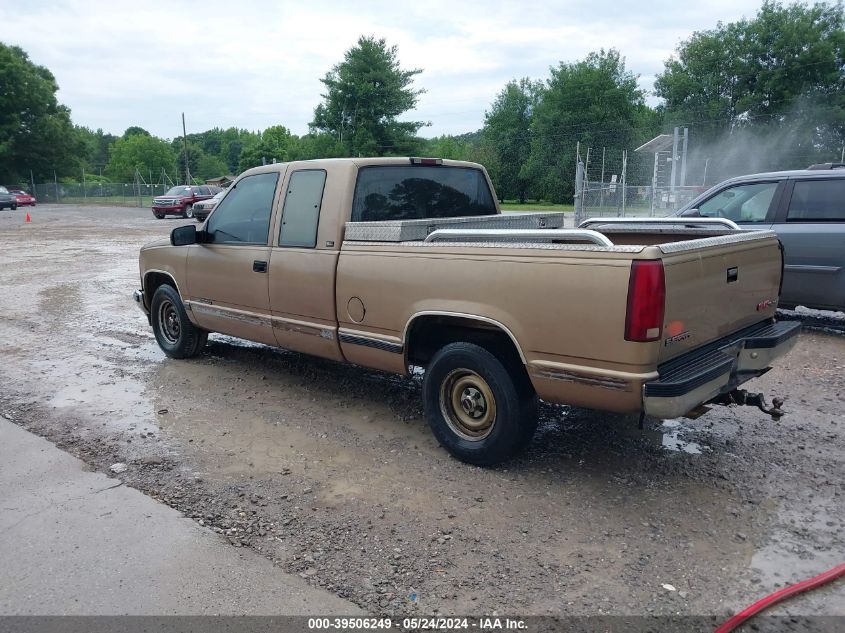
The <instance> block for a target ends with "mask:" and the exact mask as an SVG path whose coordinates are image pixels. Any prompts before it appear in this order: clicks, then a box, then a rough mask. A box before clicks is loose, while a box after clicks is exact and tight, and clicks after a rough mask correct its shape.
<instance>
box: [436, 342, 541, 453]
mask: <svg viewBox="0 0 845 633" xmlns="http://www.w3.org/2000/svg"><path fill="white" fill-rule="evenodd" d="M423 400H424V406H425V414H426V418H427V419H428V423H429V425H430V426H431V429H432V431H433V432H434V435H435V437H437V439H438V441H439V442H440V444H441V445H443V447H444V448H445V449H446V450H447V451H449V452H450V453H451V454H452V455H453V456H455V457H457V458H458V459H460V460H461V461H464V462H468V463H470V464H477V465H480V466H492V465H494V464H498V463H500V462H503V461H505V460H507V459H510V458H511V457H513V456H514V455H516V454H517V453H518V452H519V451H520V450H522V449H523V448H524V447H525V446H526V445H527V444H528V442H529V441H531V438H532V436H533V435H534V431H535V430H536V429H537V396H536V394H535V393H534V390H533V388H532V387H531V383H530V381H529V380H528V377H527V376H526V375H525V369H524V368H523V367H522V365H521V364H520V363H517V362H515V361H511V360H508V356H507V355H505V354H503V355H501V359H500V358H499V357H497V356H495V355H493V354H492V353H491V352H490V351H488V350H486V349H484V348H483V347H480V346H478V345H475V344H473V343H450V344H449V345H446V346H445V347H443V348H442V349H441V350H440V351H439V352H437V353H436V354H435V355H434V358H432V360H431V363H430V364H429V366H428V369H427V370H426V373H425V379H424V381H423Z"/></svg>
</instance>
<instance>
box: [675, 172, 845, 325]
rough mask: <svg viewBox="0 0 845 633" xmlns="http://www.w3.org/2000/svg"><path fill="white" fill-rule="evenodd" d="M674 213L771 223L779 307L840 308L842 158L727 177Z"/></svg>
mask: <svg viewBox="0 0 845 633" xmlns="http://www.w3.org/2000/svg"><path fill="white" fill-rule="evenodd" d="M677 214H679V215H683V216H687V217H713V218H728V219H730V220H733V221H734V222H736V223H738V224H739V225H740V226H743V227H748V228H760V229H772V230H773V231H775V232H776V233H777V235H778V237H779V238H780V241H781V242H782V243H783V249H784V275H783V292H782V293H781V298H780V305H781V307H784V308H792V307H795V306H797V305H803V306H806V307H808V308H818V309H822V310H845V164H838V163H824V164H821V165H812V166H810V167H809V168H807V169H801V170H796V171H780V172H770V173H763V174H752V175H749V176H740V177H739V178H731V179H730V180H726V181H724V182H722V183H719V184H718V185H716V186H715V187H712V188H711V189H710V190H708V191H707V192H705V193H703V194H702V195H700V196H699V197H697V198H695V199H694V200H692V201H691V202H690V203H689V204H687V205H686V206H684V207H682V208H681V209H680V210H679V211H678V212H677Z"/></svg>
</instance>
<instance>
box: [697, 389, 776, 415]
mask: <svg viewBox="0 0 845 633" xmlns="http://www.w3.org/2000/svg"><path fill="white" fill-rule="evenodd" d="M711 402H712V403H713V404H724V405H731V404H735V405H740V406H748V407H757V408H758V409H760V411H762V412H763V413H765V414H767V415H770V416H772V419H773V420H780V419H781V418H782V417H783V416H784V415H786V414H785V413H784V411H783V410H782V409H781V407H782V406H783V398H777V397H776V398H772V406H771V407H770V406H768V405H767V404H766V397H765V396H764V395H763V394H762V393H751V392H750V391H746V390H745V389H734V390H733V391H731V392H729V393H724V394H722V395H721V396H717V397H716V398H714V399H713V400H711Z"/></svg>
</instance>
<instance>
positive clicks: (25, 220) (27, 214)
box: [24, 211, 32, 222]
mask: <svg viewBox="0 0 845 633" xmlns="http://www.w3.org/2000/svg"><path fill="white" fill-rule="evenodd" d="M24 222H32V218H31V217H29V211H27V212H26V217H25V218H24Z"/></svg>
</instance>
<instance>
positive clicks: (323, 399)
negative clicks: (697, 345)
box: [0, 206, 845, 615]
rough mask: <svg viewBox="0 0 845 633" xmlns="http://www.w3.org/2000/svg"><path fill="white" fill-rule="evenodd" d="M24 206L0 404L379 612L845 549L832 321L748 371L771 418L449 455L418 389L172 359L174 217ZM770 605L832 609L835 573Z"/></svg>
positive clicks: (586, 601) (844, 425)
mask: <svg viewBox="0 0 845 633" xmlns="http://www.w3.org/2000/svg"><path fill="white" fill-rule="evenodd" d="M29 211H30V214H31V216H32V223H30V224H25V223H24V222H23V217H24V211H21V210H19V211H16V212H9V211H2V212H0V289H2V295H0V297H2V298H0V350H2V351H1V352H0V353H2V363H0V413H2V414H3V415H5V416H6V417H8V418H10V419H12V420H13V421H15V422H17V423H18V424H20V425H22V426H24V427H26V428H28V429H30V430H32V431H33V432H35V433H38V434H41V435H44V436H46V437H47V438H48V439H50V440H51V441H53V442H54V443H56V444H57V445H58V446H60V447H62V448H64V449H65V450H67V451H69V452H71V453H73V454H75V455H78V456H80V457H81V458H83V459H84V460H85V461H87V462H88V463H89V464H90V465H91V466H92V467H93V468H95V469H97V470H101V471H103V472H108V471H109V468H110V466H112V465H113V464H115V463H125V464H126V465H127V468H126V470H125V471H124V472H122V473H120V474H119V475H116V476H118V477H120V478H121V479H122V480H124V481H125V482H126V483H127V484H128V485H131V486H134V487H136V488H138V489H140V490H142V491H144V492H145V493H147V494H148V495H151V496H152V497H155V498H157V499H159V500H161V501H162V502H163V503H167V504H170V505H172V506H174V507H176V508H178V509H179V510H181V511H183V512H184V513H185V514H186V515H187V516H190V517H193V518H194V519H195V520H196V521H198V522H199V523H201V524H202V525H205V526H207V527H208V528H209V529H211V530H214V531H215V532H217V533H219V534H220V535H221V538H223V539H227V540H228V541H229V542H230V543H231V544H232V545H233V546H234V547H252V548H254V549H256V550H258V551H260V552H262V553H263V554H264V555H265V556H267V557H268V558H270V559H271V560H272V561H273V562H274V563H276V564H278V565H280V566H281V567H282V568H284V569H285V570H287V571H290V572H294V573H299V574H301V575H302V576H303V577H304V578H306V579H307V580H308V582H309V583H312V584H313V585H316V586H321V587H326V588H328V589H329V590H331V591H332V592H334V593H336V594H337V595H339V596H341V597H344V598H348V599H350V600H352V601H353V602H355V603H356V604H358V605H360V606H361V607H363V608H365V609H367V610H369V611H371V612H382V613H409V614H410V613H421V614H432V613H446V614H466V613H477V614H481V613H488V614H490V613H493V612H498V613H499V614H507V613H516V614H521V615H529V614H538V615H542V614H557V615H574V614H598V613H604V614H655V615H657V614H693V615H701V614H707V615H723V614H727V613H728V612H731V611H733V610H735V609H737V608H741V607H743V606H745V605H747V604H749V603H750V602H753V601H754V600H756V599H757V598H759V597H761V596H762V595H765V594H767V593H769V592H771V591H773V590H775V589H777V588H778V587H782V586H783V585H784V584H785V583H789V582H793V581H796V580H800V579H803V578H805V577H807V576H811V575H815V574H817V573H820V572H821V571H824V570H826V569H828V568H829V567H832V566H833V565H835V564H838V563H840V562H843V560H845V530H843V527H845V525H843V523H845V495H844V494H843V481H845V461H843V455H844V454H845V442H843V439H845V437H844V436H845V411H843V401H845V371H843V369H845V337H843V336H842V335H837V334H835V333H828V332H822V331H808V332H805V333H804V334H802V335H801V340H800V341H799V343H798V346H797V347H796V348H795V349H794V350H793V351H792V352H791V354H790V355H789V356H788V357H787V358H786V359H784V360H783V361H781V362H780V364H779V365H778V367H777V368H775V369H774V370H773V371H771V372H770V373H769V374H767V375H766V376H764V377H762V378H760V379H758V380H757V381H755V382H754V383H752V385H751V388H753V389H755V390H759V391H762V392H764V393H766V394H767V396H769V397H771V396H775V395H779V396H781V397H783V398H784V399H785V401H786V404H785V405H784V409H785V410H786V412H787V415H786V416H785V417H784V418H783V419H781V420H780V421H778V422H773V421H772V420H771V419H770V418H769V417H767V416H765V415H763V414H762V413H761V412H759V411H758V410H756V409H751V408H747V407H745V408H730V409H728V408H721V407H717V408H715V409H714V410H712V411H711V412H709V413H708V414H707V415H705V416H704V417H702V418H699V419H698V420H697V421H690V420H678V421H672V422H670V423H666V424H663V425H660V424H659V423H657V422H653V423H651V425H650V427H649V428H648V429H646V430H645V431H643V432H641V431H639V430H638V429H637V426H636V421H635V420H631V419H628V418H622V417H614V416H609V415H606V414H598V413H595V412H590V411H586V410H581V409H575V408H567V407H558V406H544V407H543V422H542V424H541V428H540V430H539V432H538V434H537V436H536V438H535V440H534V442H533V443H532V444H531V446H530V449H529V450H528V452H527V453H526V454H525V455H524V456H523V457H521V458H520V459H518V460H516V461H514V462H512V463H510V464H508V465H507V467H505V468H498V469H491V470H484V469H480V468H475V467H471V466H467V465H464V464H461V463H459V462H457V461H455V460H453V459H451V458H450V457H449V456H448V455H447V454H446V453H445V451H443V450H442V449H440V448H439V447H438V446H437V444H436V442H435V441H434V439H433V437H432V435H431V433H430V432H429V430H428V428H427V426H426V423H425V421H424V419H423V418H422V414H421V406H420V397H419V381H418V380H413V379H403V378H397V377H392V376H388V375H384V374H380V373H377V372H372V371H368V370H363V369H359V368H356V367H348V366H341V365H337V364H334V363H331V362H327V361H321V360H318V359H313V358H310V357H306V356H303V355H300V354H295V353H290V352H285V351H282V350H276V349H271V348H267V347H264V346H260V345H253V344H250V343H245V342H242V341H237V340H235V339H231V338H228V337H223V336H216V335H215V336H212V337H211V340H210V343H209V346H208V348H207V350H206V352H205V353H204V354H203V355H202V356H201V357H199V358H198V359H195V360H191V361H178V360H171V359H167V358H165V356H164V355H163V354H162V353H161V352H160V350H159V349H158V347H157V345H156V343H155V340H154V339H153V336H152V333H151V330H150V328H149V326H148V325H147V323H146V320H145V318H144V317H143V315H142V314H141V312H140V311H139V310H138V309H137V308H136V307H135V305H134V303H133V302H132V298H131V293H132V291H133V290H134V289H135V288H136V287H138V286H139V280H138V265H137V252H138V248H139V247H140V246H141V245H142V244H144V243H146V242H149V241H151V240H153V239H157V238H160V237H162V236H165V235H167V233H168V232H169V231H170V230H171V229H172V228H174V227H175V226H179V225H180V224H182V223H184V222H185V221H184V220H176V219H169V220H155V219H154V218H153V217H152V215H151V213H150V212H149V210H144V209H116V208H97V207H40V206H39V207H36V208H35V209H30V210H29ZM118 470H119V469H118ZM667 587H668V588H667ZM778 609H779V612H780V613H786V614H837V615H845V583H843V582H840V583H838V584H835V585H832V586H829V587H828V588H826V589H822V590H819V591H816V592H814V593H812V594H808V595H806V596H803V597H800V598H798V599H795V600H793V601H791V602H789V603H787V604H785V605H783V606H781V607H778Z"/></svg>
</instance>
